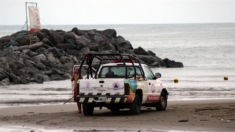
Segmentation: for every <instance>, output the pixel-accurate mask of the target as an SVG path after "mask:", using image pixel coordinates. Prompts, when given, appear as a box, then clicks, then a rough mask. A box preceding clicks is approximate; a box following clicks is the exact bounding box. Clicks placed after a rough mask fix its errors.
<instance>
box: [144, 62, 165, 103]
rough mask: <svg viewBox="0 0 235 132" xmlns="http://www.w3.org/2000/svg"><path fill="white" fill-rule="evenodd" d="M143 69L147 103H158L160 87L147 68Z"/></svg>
mask: <svg viewBox="0 0 235 132" xmlns="http://www.w3.org/2000/svg"><path fill="white" fill-rule="evenodd" d="M143 68H144V71H145V77H146V78H147V86H148V95H147V102H158V101H159V99H160V94H161V85H160V84H159V83H157V81H156V79H155V77H154V74H153V72H152V71H151V70H150V68H149V67H147V66H144V67H143Z"/></svg>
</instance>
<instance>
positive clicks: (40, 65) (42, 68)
mask: <svg viewBox="0 0 235 132" xmlns="http://www.w3.org/2000/svg"><path fill="white" fill-rule="evenodd" d="M36 67H37V68H38V69H39V70H45V69H46V68H47V67H46V66H45V65H44V64H43V63H42V62H38V63H37V66H36Z"/></svg>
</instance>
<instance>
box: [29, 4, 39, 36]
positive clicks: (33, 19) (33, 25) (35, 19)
mask: <svg viewBox="0 0 235 132" xmlns="http://www.w3.org/2000/svg"><path fill="white" fill-rule="evenodd" d="M28 9H29V21H30V30H29V32H39V31H40V30H41V23H40V16H39V10H38V7H35V6H29V7H28Z"/></svg>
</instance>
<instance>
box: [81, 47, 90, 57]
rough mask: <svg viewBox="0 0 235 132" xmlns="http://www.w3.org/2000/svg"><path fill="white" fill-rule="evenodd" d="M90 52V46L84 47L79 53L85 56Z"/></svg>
mask: <svg viewBox="0 0 235 132" xmlns="http://www.w3.org/2000/svg"><path fill="white" fill-rule="evenodd" d="M88 53H90V49H89V48H88V47H85V48H82V49H81V51H80V53H79V55H80V56H84V55H86V54H88Z"/></svg>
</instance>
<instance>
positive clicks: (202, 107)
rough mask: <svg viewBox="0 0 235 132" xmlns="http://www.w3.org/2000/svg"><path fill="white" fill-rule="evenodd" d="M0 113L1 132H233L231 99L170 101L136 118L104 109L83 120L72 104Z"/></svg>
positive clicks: (234, 106)
mask: <svg viewBox="0 0 235 132" xmlns="http://www.w3.org/2000/svg"><path fill="white" fill-rule="evenodd" d="M0 113H1V116H0V130H1V129H2V130H4V129H3V128H4V127H6V126H8V127H9V126H12V127H13V126H20V127H22V128H24V127H27V128H30V129H31V130H34V129H35V128H41V129H43V130H49V131H50V130H55V129H56V130H58V131H63V130H68V131H76V130H77V131H81V130H115V131H119V130H120V131H123V130H142V131H143V130H155V131H217V132H222V131H223V132H234V131H235V100H233V99H231V100H230V99H224V100H223V99H222V100H221V99H218V100H190V101H189V100H185V101H183V100H182V101H169V103H168V108H167V110H166V111H156V110H155V109H154V108H147V107H142V111H141V114H140V115H135V116H133V115H129V111H128V109H124V110H121V111H120V112H111V111H109V110H107V109H106V108H103V109H102V110H99V109H98V108H96V109H95V112H94V114H93V115H92V116H84V115H83V114H77V113H76V105H75V104H65V105H62V104H61V105H43V106H21V107H5V108H0ZM21 130H23V129H21Z"/></svg>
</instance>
